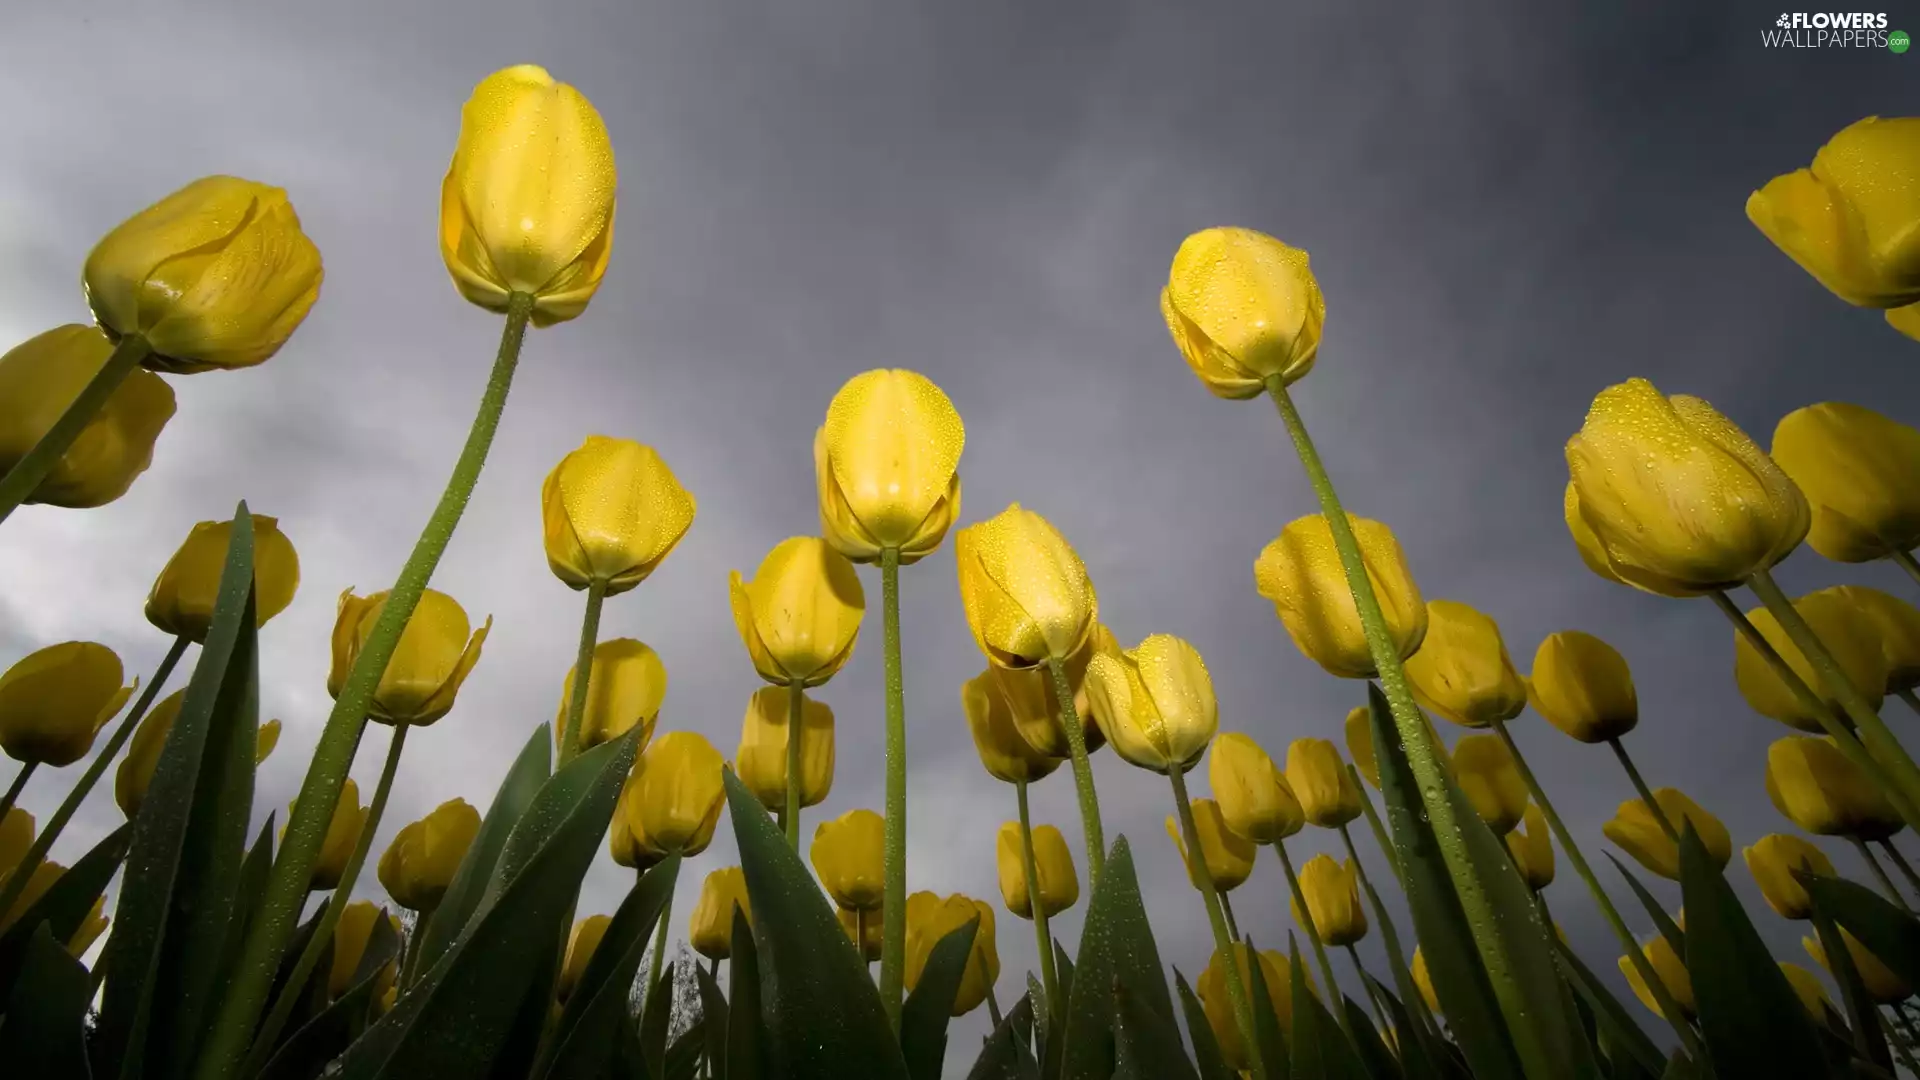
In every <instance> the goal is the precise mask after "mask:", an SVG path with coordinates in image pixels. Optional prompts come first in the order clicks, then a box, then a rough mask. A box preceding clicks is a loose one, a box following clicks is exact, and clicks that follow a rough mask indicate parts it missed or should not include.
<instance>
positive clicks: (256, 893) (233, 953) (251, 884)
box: [220, 811, 306, 1001]
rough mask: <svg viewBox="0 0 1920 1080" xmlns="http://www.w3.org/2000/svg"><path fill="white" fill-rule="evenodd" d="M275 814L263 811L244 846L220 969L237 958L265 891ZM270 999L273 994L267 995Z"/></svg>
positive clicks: (298, 945) (270, 866)
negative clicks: (264, 816)
mask: <svg viewBox="0 0 1920 1080" xmlns="http://www.w3.org/2000/svg"><path fill="white" fill-rule="evenodd" d="M275 816H276V815H275V814H274V813H273V812H272V811H268V812H267V820H265V821H263V822H261V823H260V831H259V832H257V833H255V834H254V837H253V846H252V847H250V848H248V849H247V857H246V860H245V861H244V862H242V863H241V864H240V884H239V887H238V888H237V889H235V890H234V896H233V919H232V920H231V921H230V922H229V923H228V924H227V941H226V944H225V945H222V946H221V947H220V970H221V971H232V970H233V966H234V965H235V964H237V963H239V962H240V950H241V949H242V948H243V947H244V946H245V945H246V940H247V927H248V926H249V925H250V924H251V923H252V921H253V916H254V913H255V912H256V911H257V910H258V909H259V907H260V896H261V894H262V893H264V892H266V891H267V877H268V875H269V874H271V873H272V872H273V823H274V818H275ZM305 944H306V943H305V942H304V941H301V942H296V943H294V945H293V954H292V955H293V956H294V957H296V958H297V957H298V956H299V955H300V951H299V950H300V949H301V948H302V947H303V946H304V945H305ZM267 1000H268V1001H272V1000H273V998H271V997H269V998H267Z"/></svg>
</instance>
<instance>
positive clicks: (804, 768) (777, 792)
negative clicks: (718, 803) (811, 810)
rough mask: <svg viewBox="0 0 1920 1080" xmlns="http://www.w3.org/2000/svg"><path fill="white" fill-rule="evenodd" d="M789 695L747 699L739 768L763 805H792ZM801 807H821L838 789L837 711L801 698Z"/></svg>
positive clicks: (777, 692) (768, 693)
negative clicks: (835, 756)
mask: <svg viewBox="0 0 1920 1080" xmlns="http://www.w3.org/2000/svg"><path fill="white" fill-rule="evenodd" d="M788 693H789V691H788V690H786V689H785V688H783V687H777V686H769V687H765V688H763V689H760V690H755V691H754V692H753V696H752V697H750V698H748V699H747V715H746V719H745V720H743V721H742V722H741V726H740V749H739V751H738V752H737V753H735V754H734V769H735V770H736V771H737V772H738V773H739V775H740V782H741V783H743V784H745V785H747V790H748V791H751V792H753V797H754V798H756V799H759V800H760V805H762V806H764V807H766V808H767V809H769V810H784V809H785V808H786V805H787V710H788V708H789V703H788V701H787V695H788ZM801 702H802V704H801V710H800V714H801V721H800V805H801V806H817V805H819V804H820V803H821V802H824V801H825V800H826V797H827V792H828V791H831V790H832V789H833V710H832V709H830V708H828V707H827V703H826V702H824V701H815V700H813V699H812V698H808V697H803V698H802V699H801Z"/></svg>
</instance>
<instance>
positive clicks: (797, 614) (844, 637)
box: [728, 536, 867, 686]
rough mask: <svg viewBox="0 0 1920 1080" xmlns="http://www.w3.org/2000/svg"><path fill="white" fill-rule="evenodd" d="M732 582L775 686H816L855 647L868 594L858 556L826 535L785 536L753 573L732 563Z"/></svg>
mask: <svg viewBox="0 0 1920 1080" xmlns="http://www.w3.org/2000/svg"><path fill="white" fill-rule="evenodd" d="M728 588H729V592H728V595H729V596H730V597H731V599H732V603H733V623H734V625H735V626H736V627H738V628H739V630H740V640H741V642H742V643H744V644H745V645H746V647H747V655H748V656H749V657H751V658H752V660H753V669H754V670H755V671H757V672H759V673H760V677H761V678H763V679H765V680H767V681H768V682H770V683H773V684H774V685H775V686H786V685H788V684H790V683H796V682H797V683H799V684H800V685H802V686H819V685H820V684H821V683H824V682H826V681H827V680H828V679H831V678H833V676H834V673H835V672H837V671H839V670H840V668H841V667H842V666H843V665H844V664H846V662H847V659H848V658H849V657H851V656H852V655H853V645H854V642H855V641H856V640H858V639H859V637H860V619H861V616H863V615H864V614H866V610H867V597H866V593H865V592H863V591H861V588H860V575H858V574H856V573H854V572H853V564H852V563H851V562H848V561H847V557H846V556H845V555H842V554H840V553H839V552H838V551H835V550H834V549H833V547H832V546H831V545H829V544H828V543H827V542H826V541H825V540H822V539H820V538H818V537H814V536H795V537H791V538H789V539H786V540H782V541H780V543H779V544H777V545H775V546H774V549H773V550H772V551H770V552H768V553H767V557H766V558H765V559H763V560H761V562H760V569H759V570H758V571H756V572H755V574H754V577H753V580H752V581H747V580H745V579H743V578H742V577H741V576H740V571H738V570H735V571H734V572H733V576H732V577H731V578H730V579H729V586H728Z"/></svg>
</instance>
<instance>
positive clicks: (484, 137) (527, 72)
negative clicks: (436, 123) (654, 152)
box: [440, 64, 617, 326]
mask: <svg viewBox="0 0 1920 1080" xmlns="http://www.w3.org/2000/svg"><path fill="white" fill-rule="evenodd" d="M616 187H617V170H616V169H615V168H614V163H613V143H612V142H611V141H610V140H608V138H607V128H606V125H605V124H603V123H601V121H600V114H599V113H598V112H595V111H594V108H593V103H592V102H590V101H588V100H587V99H586V98H585V97H584V96H582V95H581V93H580V92H579V91H578V90H575V89H574V88H573V87H571V86H568V85H567V84H566V83H563V82H555V81H554V78H553V76H551V75H549V74H547V72H546V70H545V69H544V68H539V67H535V66H534V65H532V64H520V65H517V66H515V67H510V68H505V69H503V70H500V71H496V72H494V73H493V74H491V75H489V76H487V77H486V78H485V79H482V80H481V81H480V85H478V86H476V87H474V88H473V96H472V97H470V98H468V99H467V103H466V104H465V105H463V106H461V109H460V141H459V143H457V144H456V145H455V147H454V151H453V162H452V163H451V164H449V165H448V166H447V178H446V180H445V182H444V183H442V184H441V185H440V257H441V258H442V259H444V260H445V261H446V264H447V271H448V272H449V273H451V274H452V275H453V285H454V288H456V289H459V290H460V295H461V296H464V297H466V298H467V299H468V300H469V301H471V302H472V303H475V304H478V305H480V306H481V307H483V308H486V309H487V310H488V311H505V310H506V309H507V297H508V295H509V294H511V293H516V292H518V293H526V294H528V295H530V296H532V297H533V298H534V304H533V324H534V325H535V326H550V325H552V324H553V323H557V322H562V321H564V320H567V319H571V318H573V317H575V316H576V315H579V314H580V313H581V312H582V311H585V310H586V307H587V301H589V300H591V299H593V293H594V290H595V289H598V288H599V287H600V279H601V277H602V276H603V275H605V274H606V272H607V260H608V259H609V258H611V257H612V255H613V207H614V191H615V188H616Z"/></svg>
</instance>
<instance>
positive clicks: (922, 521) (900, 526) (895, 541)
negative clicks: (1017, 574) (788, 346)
mask: <svg viewBox="0 0 1920 1080" xmlns="http://www.w3.org/2000/svg"><path fill="white" fill-rule="evenodd" d="M966 441H967V432H966V427H965V425H963V424H961V422H960V414H959V413H958V412H956V411H955V410H954V407H953V402H951V401H949V400H947V395H946V394H945V393H943V392H942V391H941V390H940V388H939V387H938V386H935V385H934V384H933V380H931V379H929V378H927V377H926V376H925V375H921V374H919V373H918V372H913V371H898V370H891V371H890V370H885V369H882V370H876V371H869V372H865V373H863V374H860V375H855V376H854V377H853V378H851V379H849V380H847V383H846V385H845V386H842V387H841V388H840V390H839V392H838V393H836V394H834V395H833V401H832V402H831V403H829V404H828V405H827V419H826V423H825V424H823V425H821V427H820V430H819V431H818V433H816V434H815V435H814V438H813V465H814V477H815V479H816V480H817V481H818V483H819V488H820V535H822V536H824V537H826V540H827V543H829V544H832V545H833V546H834V547H835V548H836V549H838V550H839V552H840V553H841V554H842V555H845V556H846V557H847V558H849V559H852V560H853V561H854V562H866V563H871V562H879V561H880V553H881V551H882V550H884V549H886V548H895V549H897V550H898V551H899V553H900V564H901V565H902V566H905V565H907V564H909V563H913V562H916V561H918V560H919V559H920V558H922V557H923V556H925V555H926V554H928V553H929V552H931V551H933V549H935V548H937V547H939V546H940V541H941V539H942V538H944V537H945V536H946V535H947V529H948V528H950V527H951V526H952V525H953V522H954V520H955V519H957V518H958V517H959V516H960V476H959V473H958V472H957V471H956V470H958V469H959V467H960V451H961V449H962V448H963V447H965V445H966Z"/></svg>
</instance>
